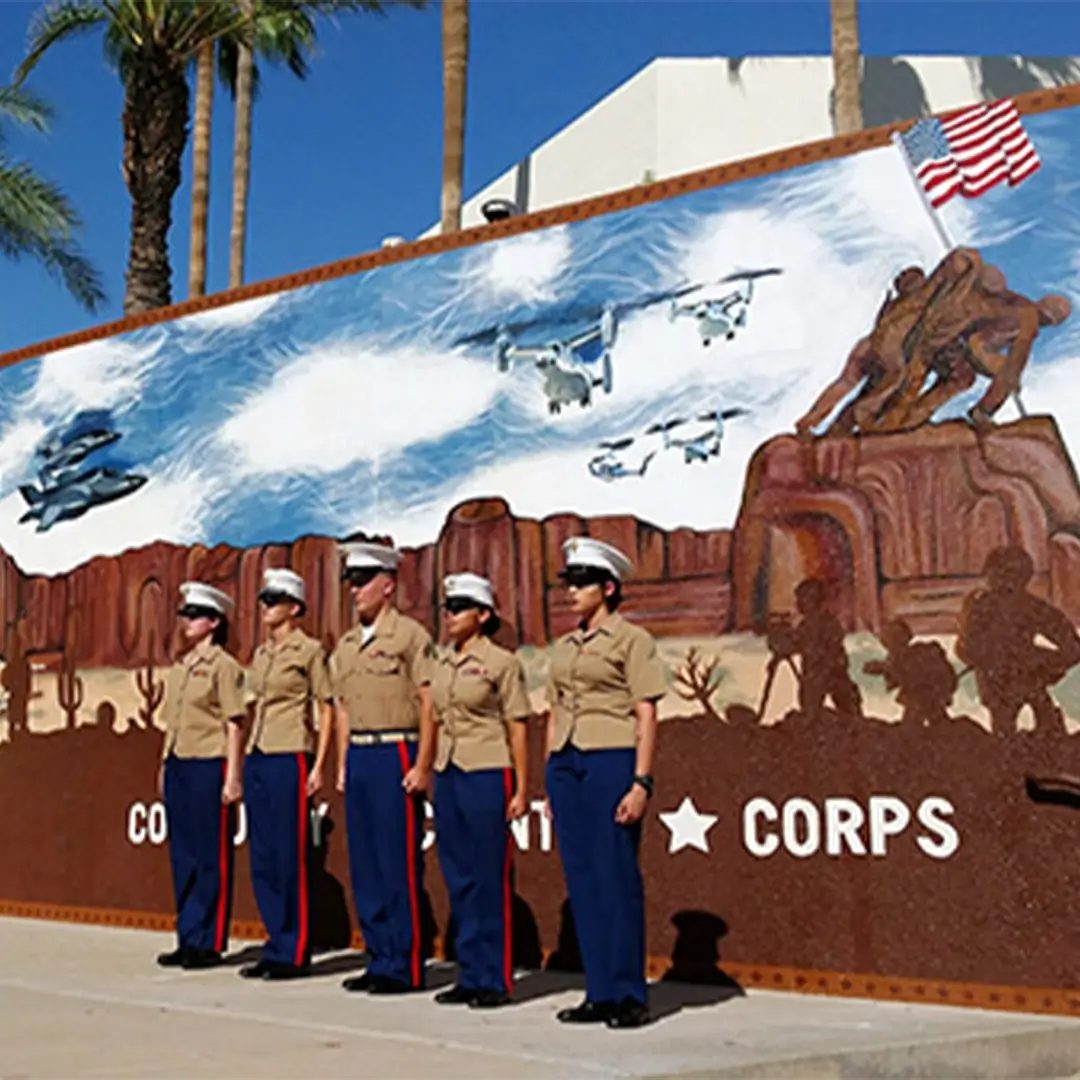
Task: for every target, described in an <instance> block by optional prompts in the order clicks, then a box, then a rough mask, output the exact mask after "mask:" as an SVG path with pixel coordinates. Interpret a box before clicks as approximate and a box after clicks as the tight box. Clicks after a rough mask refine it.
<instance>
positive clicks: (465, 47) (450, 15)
mask: <svg viewBox="0 0 1080 1080" xmlns="http://www.w3.org/2000/svg"><path fill="white" fill-rule="evenodd" d="M442 48H443V174H442V215H441V219H442V231H443V232H444V233H448V232H456V231H457V230H458V229H460V228H461V189H462V182H463V173H464V165H465V78H466V73H467V71H468V66H469V0H443V5H442Z"/></svg>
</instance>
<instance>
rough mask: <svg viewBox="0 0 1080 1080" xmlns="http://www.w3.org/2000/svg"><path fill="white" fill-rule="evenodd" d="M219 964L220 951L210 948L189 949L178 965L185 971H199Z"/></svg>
mask: <svg viewBox="0 0 1080 1080" xmlns="http://www.w3.org/2000/svg"><path fill="white" fill-rule="evenodd" d="M220 965H221V953H216V952H213V951H212V950H210V949H189V950H188V954H187V956H185V957H184V959H183V961H182V962H181V964H180V966H181V967H182V968H184V970H185V971H199V970H202V969H203V968H214V967H219V966H220Z"/></svg>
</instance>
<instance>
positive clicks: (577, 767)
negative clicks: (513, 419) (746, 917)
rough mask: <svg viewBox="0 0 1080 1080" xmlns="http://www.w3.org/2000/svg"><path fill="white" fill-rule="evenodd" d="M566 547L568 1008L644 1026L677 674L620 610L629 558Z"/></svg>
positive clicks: (562, 715) (561, 686) (554, 696)
mask: <svg viewBox="0 0 1080 1080" xmlns="http://www.w3.org/2000/svg"><path fill="white" fill-rule="evenodd" d="M563 551H564V555H565V564H566V565H565V569H564V570H563V571H562V573H561V576H562V578H563V580H564V582H565V583H566V585H567V586H568V588H569V590H570V599H571V603H572V605H573V609H574V612H575V614H576V615H577V617H578V620H579V622H578V626H577V628H576V629H575V630H573V631H571V632H570V633H569V634H565V635H564V636H563V637H561V638H559V640H558V641H557V642H556V643H555V646H554V649H553V650H552V657H551V672H550V679H549V684H548V695H549V705H550V714H549V719H548V731H547V749H548V759H547V767H546V783H547V793H548V799H549V802H550V807H551V814H552V818H553V821H554V827H555V837H556V839H557V841H558V845H559V852H560V855H561V858H562V864H563V872H564V874H565V876H566V884H567V889H568V891H569V894H570V906H571V910H572V911H573V915H574V925H575V927H576V929H577V937H578V942H579V944H580V946H581V957H582V961H583V964H584V968H585V984H586V994H585V1000H584V1001H583V1002H582V1003H581V1004H580V1005H577V1006H575V1007H573V1008H569V1009H563V1010H561V1011H560V1012H559V1013H558V1014H557V1016H558V1019H559V1020H561V1021H563V1022H564V1023H601V1022H602V1023H606V1024H607V1025H608V1026H609V1027H612V1028H633V1027H640V1026H641V1025H642V1024H645V1023H648V1020H649V1013H648V1006H647V994H646V985H645V900H644V890H643V886H642V880H641V871H640V869H639V866H638V851H639V847H640V842H641V821H642V817H643V815H644V813H645V807H646V803H647V800H648V798H649V796H650V795H651V794H652V790H653V779H652V761H653V751H654V747H655V744H656V702H657V700H658V699H660V698H661V697H663V696H664V694H665V692H666V689H667V678H666V672H665V670H664V665H663V662H662V661H661V660H660V658H659V656H658V654H657V650H656V643H655V642H654V641H653V639H652V637H651V635H650V634H648V633H647V632H646V631H645V630H642V629H641V628H640V627H638V626H634V625H633V624H632V623H629V622H627V621H626V620H625V619H624V618H623V617H622V616H621V615H619V614H618V613H617V610H616V609H617V608H618V606H619V603H620V601H621V598H622V579H623V578H624V577H625V576H626V575H628V574H629V573H630V572H631V571H632V569H633V567H632V564H631V562H630V560H629V559H628V558H627V557H626V556H625V555H624V554H623V553H622V552H621V551H619V550H618V549H617V548H614V547H612V546H611V545H610V544H605V543H602V542H600V541H598V540H592V539H585V538H576V537H575V538H572V539H569V540H567V541H566V543H565V544H564V545H563Z"/></svg>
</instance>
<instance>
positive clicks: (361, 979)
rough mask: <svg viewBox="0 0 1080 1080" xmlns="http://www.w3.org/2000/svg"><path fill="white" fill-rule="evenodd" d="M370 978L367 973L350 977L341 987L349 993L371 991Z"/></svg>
mask: <svg viewBox="0 0 1080 1080" xmlns="http://www.w3.org/2000/svg"><path fill="white" fill-rule="evenodd" d="M371 982H372V977H371V975H370V974H369V973H368V972H366V971H365V972H364V974H363V975H350V976H349V977H348V978H347V979H346V980H345V981H344V982H343V983H342V984H341V985H342V986H343V987H345V989H346V990H348V991H350V992H351V993H354V994H356V993H360V992H361V991H364V990H370V989H371Z"/></svg>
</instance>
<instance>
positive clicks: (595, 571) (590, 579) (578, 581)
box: [559, 566, 611, 589]
mask: <svg viewBox="0 0 1080 1080" xmlns="http://www.w3.org/2000/svg"><path fill="white" fill-rule="evenodd" d="M559 577H560V578H562V581H563V584H564V585H566V586H567V587H569V588H577V589H584V588H587V587H588V586H589V585H603V584H605V583H606V582H608V581H610V580H611V577H610V576H609V575H608V574H606V573H605V572H604V571H603V570H601V569H599V568H593V567H591V566H570V567H567V569H565V570H563V571H562V572H561V573H560V574H559Z"/></svg>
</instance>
